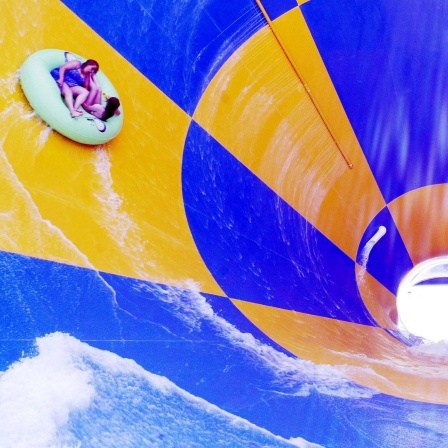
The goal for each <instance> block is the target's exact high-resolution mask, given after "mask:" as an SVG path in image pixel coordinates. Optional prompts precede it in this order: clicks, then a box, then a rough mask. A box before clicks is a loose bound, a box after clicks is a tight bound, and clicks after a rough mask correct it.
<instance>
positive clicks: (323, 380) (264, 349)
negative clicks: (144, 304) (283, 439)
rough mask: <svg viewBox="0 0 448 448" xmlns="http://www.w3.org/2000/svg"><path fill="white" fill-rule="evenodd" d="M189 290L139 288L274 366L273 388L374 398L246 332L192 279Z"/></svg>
mask: <svg viewBox="0 0 448 448" xmlns="http://www.w3.org/2000/svg"><path fill="white" fill-rule="evenodd" d="M186 286H187V288H188V289H187V290H185V291H182V290H179V289H176V288H170V287H166V286H163V287H162V286H158V285H155V284H147V283H143V282H140V283H138V284H137V285H136V289H137V288H138V289H141V290H144V291H146V292H148V293H149V297H151V296H154V297H157V300H159V301H162V302H165V303H166V304H167V305H168V306H169V312H170V313H171V314H172V315H174V316H176V317H177V318H178V319H179V320H181V321H183V323H184V324H185V325H187V326H188V327H190V328H191V330H192V331H193V330H194V331H197V332H199V331H200V330H201V324H203V323H205V322H208V323H209V324H211V325H212V326H213V327H214V328H215V331H216V332H217V333H218V334H219V335H220V336H221V337H223V338H224V339H226V340H227V341H228V342H229V343H230V344H232V346H234V347H238V349H239V350H241V351H242V352H244V353H250V354H251V355H252V356H251V357H253V358H254V359H256V360H257V361H258V362H259V363H260V364H261V365H264V366H265V367H267V368H268V369H270V371H271V373H272V375H273V376H274V380H273V384H272V387H273V388H278V389H280V390H281V393H283V394H289V395H293V396H307V395H309V394H310V393H311V391H313V390H314V391H317V392H319V393H322V394H325V395H331V396H337V397H341V398H371V397H372V396H373V395H375V394H376V392H375V391H373V390H370V389H367V388H364V387H361V386H357V385H355V384H353V383H352V382H351V381H350V380H348V379H347V378H346V377H345V376H344V375H343V374H342V373H341V372H340V371H338V369H337V368H335V367H332V366H327V365H316V364H314V363H313V362H311V361H306V360H302V359H299V358H294V357H291V356H288V355H286V354H285V353H282V352H279V351H277V350H276V349H275V348H273V347H271V346H269V345H267V344H264V343H262V342H260V341H258V340H257V339H256V338H255V337H254V336H253V335H252V334H250V333H242V332H241V331H239V330H238V329H237V328H236V327H235V326H234V325H232V324H230V323H229V322H227V321H226V320H225V319H223V318H222V317H220V316H218V315H216V314H215V312H214V311H213V308H212V306H211V305H210V304H209V303H208V302H207V301H206V299H205V298H204V296H202V295H201V294H200V292H199V291H198V286H197V285H195V284H194V282H192V281H190V282H188V284H187V285H186Z"/></svg>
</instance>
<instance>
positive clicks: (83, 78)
mask: <svg viewBox="0 0 448 448" xmlns="http://www.w3.org/2000/svg"><path fill="white" fill-rule="evenodd" d="M98 70H99V64H98V62H96V61H94V60H93V59H88V60H87V61H85V62H84V63H81V61H78V60H72V61H68V62H66V63H65V64H62V65H61V66H60V67H59V68H55V69H53V70H52V71H51V72H50V73H51V76H52V77H53V79H54V80H55V81H56V83H57V84H58V86H59V90H60V91H61V95H62V96H63V97H64V101H65V104H66V105H67V107H68V109H69V111H70V115H71V116H72V117H73V118H75V117H79V116H81V115H83V113H84V112H83V111H81V110H79V107H80V106H81V104H82V103H84V101H85V100H86V99H87V97H88V96H89V93H90V83H91V80H92V77H95V73H97V72H98Z"/></svg>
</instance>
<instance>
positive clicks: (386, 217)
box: [357, 208, 414, 294]
mask: <svg viewBox="0 0 448 448" xmlns="http://www.w3.org/2000/svg"><path fill="white" fill-rule="evenodd" d="M380 226H384V227H385V228H386V234H385V235H384V236H383V237H382V238H381V239H380V240H379V241H378V243H376V244H375V246H374V247H373V248H372V250H371V252H370V254H369V257H368V263H367V269H366V270H367V272H369V273H370V274H371V275H373V276H374V277H375V278H376V279H377V280H378V281H379V282H380V283H382V284H383V285H384V286H385V287H386V288H387V289H389V291H391V292H392V293H393V294H396V293H397V290H398V286H399V284H400V282H401V280H402V279H403V277H404V276H405V275H406V274H407V273H408V272H409V271H410V270H411V269H412V268H413V267H414V265H413V263H412V260H411V257H410V256H409V253H408V251H407V249H406V247H405V245H404V242H403V240H402V239H401V236H400V232H399V231H398V229H397V227H396V226H395V222H394V220H393V219H392V216H391V214H390V212H389V209H387V208H384V209H383V210H382V211H381V212H380V213H378V215H377V216H376V217H375V218H374V219H373V220H372V222H371V223H370V224H369V226H368V227H367V229H366V231H365V233H364V235H363V237H362V239H361V242H360V244H359V251H358V258H357V261H358V263H360V264H362V260H361V258H362V251H363V248H364V246H365V245H366V243H367V242H368V241H369V239H370V238H372V236H373V235H374V234H375V233H376V232H377V230H378V228H379V227H380Z"/></svg>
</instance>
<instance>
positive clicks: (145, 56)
mask: <svg viewBox="0 0 448 448" xmlns="http://www.w3.org/2000/svg"><path fill="white" fill-rule="evenodd" d="M64 3H65V4H66V5H67V6H68V7H69V8H71V9H72V10H73V11H74V12H75V13H76V14H77V15H78V16H79V17H80V18H81V19H83V20H84V21H85V22H86V23H87V24H88V25H89V26H90V27H92V29H94V30H95V31H96V32H97V33H98V34H100V35H101V36H102V37H103V38H104V39H105V40H106V41H107V42H109V43H110V44H111V45H112V46H113V47H114V48H115V49H116V50H117V51H118V52H120V53H121V54H122V55H123V56H124V57H125V58H126V59H127V60H128V61H129V62H131V64H133V65H134V66H135V67H136V68H137V69H138V70H140V71H141V72H142V73H143V74H144V75H145V76H146V77H147V78H148V79H150V80H151V81H152V82H153V83H154V84H155V85H156V86H157V87H158V88H159V89H160V90H162V91H163V92H164V93H165V94H166V95H168V96H169V97H170V98H171V99H172V100H173V101H174V102H176V103H177V104H178V105H179V106H180V107H181V108H183V109H184V110H185V111H186V112H187V113H189V114H192V113H193V112H194V109H195V108H196V105H197V103H198V101H199V99H200V97H201V96H202V93H203V92H204V90H205V89H206V87H207V85H208V84H209V82H210V80H211V79H212V78H213V76H214V75H215V73H216V72H217V71H218V70H219V68H220V67H221V66H222V64H223V63H224V62H225V61H226V60H227V58H228V57H229V56H230V55H231V54H232V53H234V52H235V50H236V49H237V48H238V47H239V46H240V45H241V44H243V43H244V42H245V41H246V40H247V39H249V38H250V37H251V35H252V34H253V33H255V32H256V31H258V30H259V29H260V28H262V27H263V26H266V21H265V19H264V17H263V16H262V13H261V11H260V9H259V8H258V7H257V5H256V4H255V2H252V1H251V0H235V1H232V4H231V6H229V5H228V4H227V2H222V1H220V0H213V1H210V2H207V3H206V4H205V5H203V4H198V3H197V2H196V1H194V0H189V1H182V2H177V3H176V4H175V5H174V6H173V3H172V2H171V1H170V0H160V1H148V0H147V1H142V0H141V1H127V0H115V1H114V2H113V7H106V6H105V4H104V3H103V2H85V1H84V0H64ZM168 10H169V11H170V13H169V14H168V13H167V11H168ZM85 56H86V57H93V56H94V55H85ZM99 62H100V64H101V60H100V61H99Z"/></svg>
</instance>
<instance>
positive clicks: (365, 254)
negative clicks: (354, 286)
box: [359, 226, 387, 282]
mask: <svg viewBox="0 0 448 448" xmlns="http://www.w3.org/2000/svg"><path fill="white" fill-rule="evenodd" d="M386 231H387V230H386V227H384V226H379V228H378V230H377V231H376V233H375V235H373V236H372V238H370V240H369V241H367V243H366V244H365V246H364V247H363V249H362V252H361V269H360V272H359V281H360V282H362V281H363V280H364V275H365V273H366V269H367V263H368V262H369V256H370V252H371V251H372V249H373V247H374V246H375V244H377V243H378V241H379V240H380V239H381V238H382V237H383V236H384V235H385V234H386Z"/></svg>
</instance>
